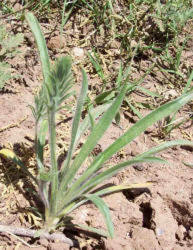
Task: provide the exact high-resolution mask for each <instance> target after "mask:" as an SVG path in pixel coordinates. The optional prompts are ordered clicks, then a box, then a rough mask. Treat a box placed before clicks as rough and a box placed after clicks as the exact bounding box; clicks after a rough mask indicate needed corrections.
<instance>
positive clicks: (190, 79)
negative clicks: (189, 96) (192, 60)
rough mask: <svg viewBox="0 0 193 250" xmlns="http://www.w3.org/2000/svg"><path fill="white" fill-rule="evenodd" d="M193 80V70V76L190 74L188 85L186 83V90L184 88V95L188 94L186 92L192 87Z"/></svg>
mask: <svg viewBox="0 0 193 250" xmlns="http://www.w3.org/2000/svg"><path fill="white" fill-rule="evenodd" d="M192 80H193V70H192V72H191V74H190V77H189V78H188V81H187V83H186V86H185V88H184V91H183V93H186V92H187V91H188V89H189V88H190V85H191V82H192Z"/></svg>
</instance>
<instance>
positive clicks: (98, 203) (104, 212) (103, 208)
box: [85, 194, 114, 238]
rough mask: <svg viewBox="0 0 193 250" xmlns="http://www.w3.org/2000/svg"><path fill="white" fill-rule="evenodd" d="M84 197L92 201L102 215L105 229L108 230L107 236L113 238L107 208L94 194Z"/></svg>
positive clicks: (111, 223)
mask: <svg viewBox="0 0 193 250" xmlns="http://www.w3.org/2000/svg"><path fill="white" fill-rule="evenodd" d="M85 197H86V198H87V199H88V200H90V201H92V202H93V203H94V204H95V205H96V206H97V207H98V209H99V210H100V212H101V213H102V215H103V216H104V219H105V222H106V225H107V228H108V232H109V236H110V237H111V238H113V236H114V228H113V222H112V220H111V216H110V211H109V208H108V206H107V205H106V204H105V202H104V201H103V200H102V199H101V198H99V197H98V196H97V195H95V194H89V195H85Z"/></svg>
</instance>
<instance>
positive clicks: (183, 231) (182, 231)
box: [176, 225, 186, 240]
mask: <svg viewBox="0 0 193 250" xmlns="http://www.w3.org/2000/svg"><path fill="white" fill-rule="evenodd" d="M185 234H186V228H185V227H184V226H182V225H180V226H179V227H178V230H177V231H176V236H177V238H178V239H179V240H184V237H185Z"/></svg>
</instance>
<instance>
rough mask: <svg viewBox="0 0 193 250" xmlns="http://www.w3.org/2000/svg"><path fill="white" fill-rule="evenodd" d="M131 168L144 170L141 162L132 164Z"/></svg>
mask: <svg viewBox="0 0 193 250" xmlns="http://www.w3.org/2000/svg"><path fill="white" fill-rule="evenodd" d="M133 168H134V169H135V170H138V171H143V170H144V166H143V165H142V164H136V165H134V166H133Z"/></svg>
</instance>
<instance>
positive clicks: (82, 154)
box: [0, 13, 193, 237]
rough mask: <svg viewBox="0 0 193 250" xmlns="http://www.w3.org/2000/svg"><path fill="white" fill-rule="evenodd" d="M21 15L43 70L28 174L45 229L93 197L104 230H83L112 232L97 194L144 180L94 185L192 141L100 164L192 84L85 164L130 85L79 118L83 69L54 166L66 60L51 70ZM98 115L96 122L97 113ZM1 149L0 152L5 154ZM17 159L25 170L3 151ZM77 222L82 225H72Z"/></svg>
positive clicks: (176, 104) (33, 22) (187, 96)
mask: <svg viewBox="0 0 193 250" xmlns="http://www.w3.org/2000/svg"><path fill="white" fill-rule="evenodd" d="M26 19H27V21H28V23H29V25H30V27H31V29H32V31H33V34H34V36H35V38H36V41H37V44H38V48H39V52H40V58H41V63H42V71H43V77H44V81H43V84H42V88H41V90H40V92H39V94H38V95H37V96H36V97H35V107H34V108H33V113H34V117H35V122H36V123H35V133H36V158H37V165H38V171H39V173H38V176H37V178H35V177H34V176H32V175H31V177H32V178H33V179H34V180H35V181H36V183H37V185H38V190H39V192H38V193H39V196H40V198H41V200H42V202H43V204H44V207H45V214H44V218H45V224H44V230H45V231H47V232H51V231H53V230H55V229H56V228H57V227H58V226H59V225H64V226H66V227H67V226H68V218H69V215H70V214H71V212H72V211H73V210H74V209H76V208H78V207H79V206H81V205H82V204H84V203H86V202H87V201H91V202H93V203H94V204H95V205H96V206H97V207H98V209H99V210H100V212H101V213H102V214H103V215H104V219H105V222H106V225H107V229H108V233H105V232H103V231H101V230H98V229H94V228H89V227H86V226H83V228H84V229H85V228H86V229H87V230H91V231H94V232H97V233H99V234H101V235H104V236H110V237H113V236H114V231H113V223H112V220H111V217H110V211H109V208H108V206H107V205H106V204H105V202H104V201H103V199H102V198H101V196H103V195H106V194H108V193H112V192H117V191H120V190H124V189H128V188H133V187H143V186H146V185H148V183H145V184H134V185H118V186H113V187H107V188H104V189H100V191H99V190H98V189H97V187H98V184H101V183H102V182H103V181H105V180H107V179H109V178H111V177H112V176H114V175H116V174H117V173H118V172H119V171H121V170H122V169H124V168H126V167H128V166H131V165H133V164H136V163H140V162H156V163H157V162H159V163H165V162H166V161H165V160H163V159H161V158H159V157H155V154H156V153H158V152H160V151H161V150H164V149H165V148H167V147H171V146H176V145H180V144H187V145H193V143H192V142H190V141H185V140H177V141H169V142H166V143H163V144H161V145H158V146H156V147H154V148H152V149H150V150H149V151H147V152H145V153H141V154H139V155H138V156H136V157H134V158H133V159H132V160H127V161H125V162H121V163H119V164H117V165H114V166H109V167H108V168H104V164H105V162H106V161H107V160H109V159H110V158H111V157H112V156H113V155H114V154H115V153H116V152H118V151H119V150H120V149H121V148H123V147H124V146H126V145H127V144H128V143H130V142H131V141H133V140H134V139H135V138H136V137H137V136H139V135H140V134H141V133H142V132H144V131H145V130H146V129H147V128H148V127H149V126H151V125H152V124H154V123H155V122H157V121H159V120H160V119H162V118H164V117H167V116H168V115H170V114H172V113H174V112H176V111H177V110H178V109H180V108H181V107H182V106H183V105H184V104H186V103H187V102H189V101H191V100H192V98H193V89H192V88H191V89H189V91H187V92H186V93H184V94H183V95H182V96H181V97H179V98H177V99H176V100H173V101H172V102H169V103H166V104H164V105H162V106H160V107H159V108H157V109H156V110H154V111H152V112H151V113H150V114H148V115H147V116H146V117H144V118H142V119H140V120H139V121H138V122H137V123H135V124H134V125H133V126H132V127H130V128H129V129H128V130H127V131H126V132H125V133H124V134H123V135H122V136H121V137H119V138H118V139H117V140H116V141H115V142H114V143H112V144H111V145H110V146H109V147H108V148H107V149H106V150H105V151H103V152H101V153H99V154H98V155H97V156H96V157H95V158H94V159H93V161H92V162H91V163H90V165H88V166H87V165H86V164H85V161H86V159H87V158H88V157H89V155H90V154H91V152H92V151H93V149H94V148H95V146H96V145H97V143H98V141H99V140H100V138H101V137H102V136H103V134H104V133H105V131H106V130H107V129H108V127H109V126H110V124H111V123H112V120H113V119H114V118H115V116H116V114H117V112H118V111H119V109H120V106H121V104H122V101H123V100H124V97H125V94H126V92H128V91H129V90H130V89H132V88H133V85H132V84H128V83H125V84H122V86H121V88H120V90H119V93H118V94H117V96H116V98H114V99H113V101H112V102H111V103H106V104H104V105H103V106H98V107H97V108H92V109H90V110H89V114H88V115H87V116H86V117H85V119H84V120H83V121H82V122H81V114H82V111H83V107H84V103H85V101H86V96H87V88H88V80H87V75H86V73H85V71H84V69H82V79H83V80H82V87H81V91H80V95H79V98H78V101H77V107H76V111H75V114H74V119H73V124H72V131H71V142H70V146H69V149H68V154H67V157H66V159H65V160H64V162H63V164H62V167H61V168H59V166H58V165H57V155H56V123H55V116H56V113H57V111H58V110H59V109H60V108H61V105H62V102H63V101H64V100H65V99H66V98H67V97H68V96H69V95H70V94H71V92H70V88H71V84H72V75H71V62H70V59H69V58H68V57H64V58H61V59H59V60H58V61H57V63H56V64H55V66H54V68H53V69H50V65H49V58H48V52H47V48H46V44H45V40H44V37H43V35H42V33H41V30H40V27H39V24H38V22H37V19H36V18H35V17H34V16H33V14H31V13H28V14H27V15H26ZM99 116H101V117H100V119H99V120H98V121H96V118H97V117H99ZM88 129H89V131H90V132H89V135H88V137H87V139H86V141H85V143H84V144H83V146H82V147H81V149H80V151H79V152H78V154H74V152H75V150H76V148H77V146H78V143H79V141H80V138H81V136H82V135H83V134H84V132H85V131H86V130H88ZM46 134H48V137H49V147H50V162H51V166H50V169H49V170H47V168H46V167H45V164H44V154H43V151H44V146H45V141H46V140H45V138H46ZM5 150H6V149H4V151H3V150H1V151H0V153H1V154H4V155H6V151H5ZM8 156H9V157H10V158H11V159H12V160H14V161H16V162H17V164H19V165H21V167H22V169H24V171H25V172H26V173H27V170H26V169H27V168H25V166H23V164H22V163H21V162H20V161H19V160H18V158H16V156H13V155H8ZM82 167H84V169H85V168H86V169H85V170H84V172H83V173H82V174H81V175H78V171H79V170H80V168H82ZM76 226H79V227H81V225H76Z"/></svg>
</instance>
